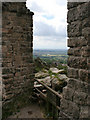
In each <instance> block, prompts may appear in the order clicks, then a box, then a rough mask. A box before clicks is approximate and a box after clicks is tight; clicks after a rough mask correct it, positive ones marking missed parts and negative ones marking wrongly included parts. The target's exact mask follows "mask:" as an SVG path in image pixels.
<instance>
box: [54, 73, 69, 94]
mask: <svg viewBox="0 0 90 120" xmlns="http://www.w3.org/2000/svg"><path fill="white" fill-rule="evenodd" d="M68 80H69V79H68V77H67V76H66V75H61V74H59V75H58V76H57V77H56V76H54V77H53V79H52V88H53V89H54V90H56V91H60V92H62V89H63V87H65V86H66V85H67V82H68Z"/></svg>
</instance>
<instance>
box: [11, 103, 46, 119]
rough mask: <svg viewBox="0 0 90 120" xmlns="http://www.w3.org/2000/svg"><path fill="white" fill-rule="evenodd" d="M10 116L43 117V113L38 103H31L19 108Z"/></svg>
mask: <svg viewBox="0 0 90 120" xmlns="http://www.w3.org/2000/svg"><path fill="white" fill-rule="evenodd" d="M9 118H10V119H12V118H28V119H29V118H44V114H43V112H42V110H41V109H40V105H39V104H38V103H35V104H32V105H30V106H28V107H25V108H23V109H21V110H20V111H19V112H17V113H14V114H13V115H11V116H10V117H9Z"/></svg>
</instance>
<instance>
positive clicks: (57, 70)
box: [50, 68, 65, 74]
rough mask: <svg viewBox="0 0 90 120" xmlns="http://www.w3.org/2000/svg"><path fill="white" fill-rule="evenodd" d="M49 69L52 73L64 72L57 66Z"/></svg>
mask: <svg viewBox="0 0 90 120" xmlns="http://www.w3.org/2000/svg"><path fill="white" fill-rule="evenodd" d="M50 71H51V72H52V73H56V74H58V73H60V74H62V73H64V72H65V70H64V69H61V70H59V69H58V68H50Z"/></svg>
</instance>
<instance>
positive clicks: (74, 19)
mask: <svg viewBox="0 0 90 120" xmlns="http://www.w3.org/2000/svg"><path fill="white" fill-rule="evenodd" d="M89 6H90V2H82V3H80V2H76V3H75V2H69V3H68V10H69V11H68V16H67V22H68V29H67V30H68V37H69V38H68V47H70V48H69V50H68V55H69V58H68V77H69V78H70V79H69V81H68V83H67V87H65V88H64V89H63V98H62V101H61V111H63V112H64V113H65V114H66V118H69V117H70V118H71V119H74V118H77V119H80V118H86V119H88V118H90V115H89V112H90V111H89V109H90V108H89V106H90V102H89V101H90V100H89V99H90V80H89V79H90V58H89V57H90V32H89V31H90V20H89V19H90V12H89V11H90V7H89ZM62 115H63V114H62ZM62 115H61V118H63V116H62Z"/></svg>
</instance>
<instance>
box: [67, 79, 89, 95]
mask: <svg viewBox="0 0 90 120" xmlns="http://www.w3.org/2000/svg"><path fill="white" fill-rule="evenodd" d="M67 86H68V87H70V88H72V89H73V90H75V91H79V92H85V93H88V84H87V83H85V82H82V81H79V80H78V79H74V78H71V79H69V81H68V84H67Z"/></svg>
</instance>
